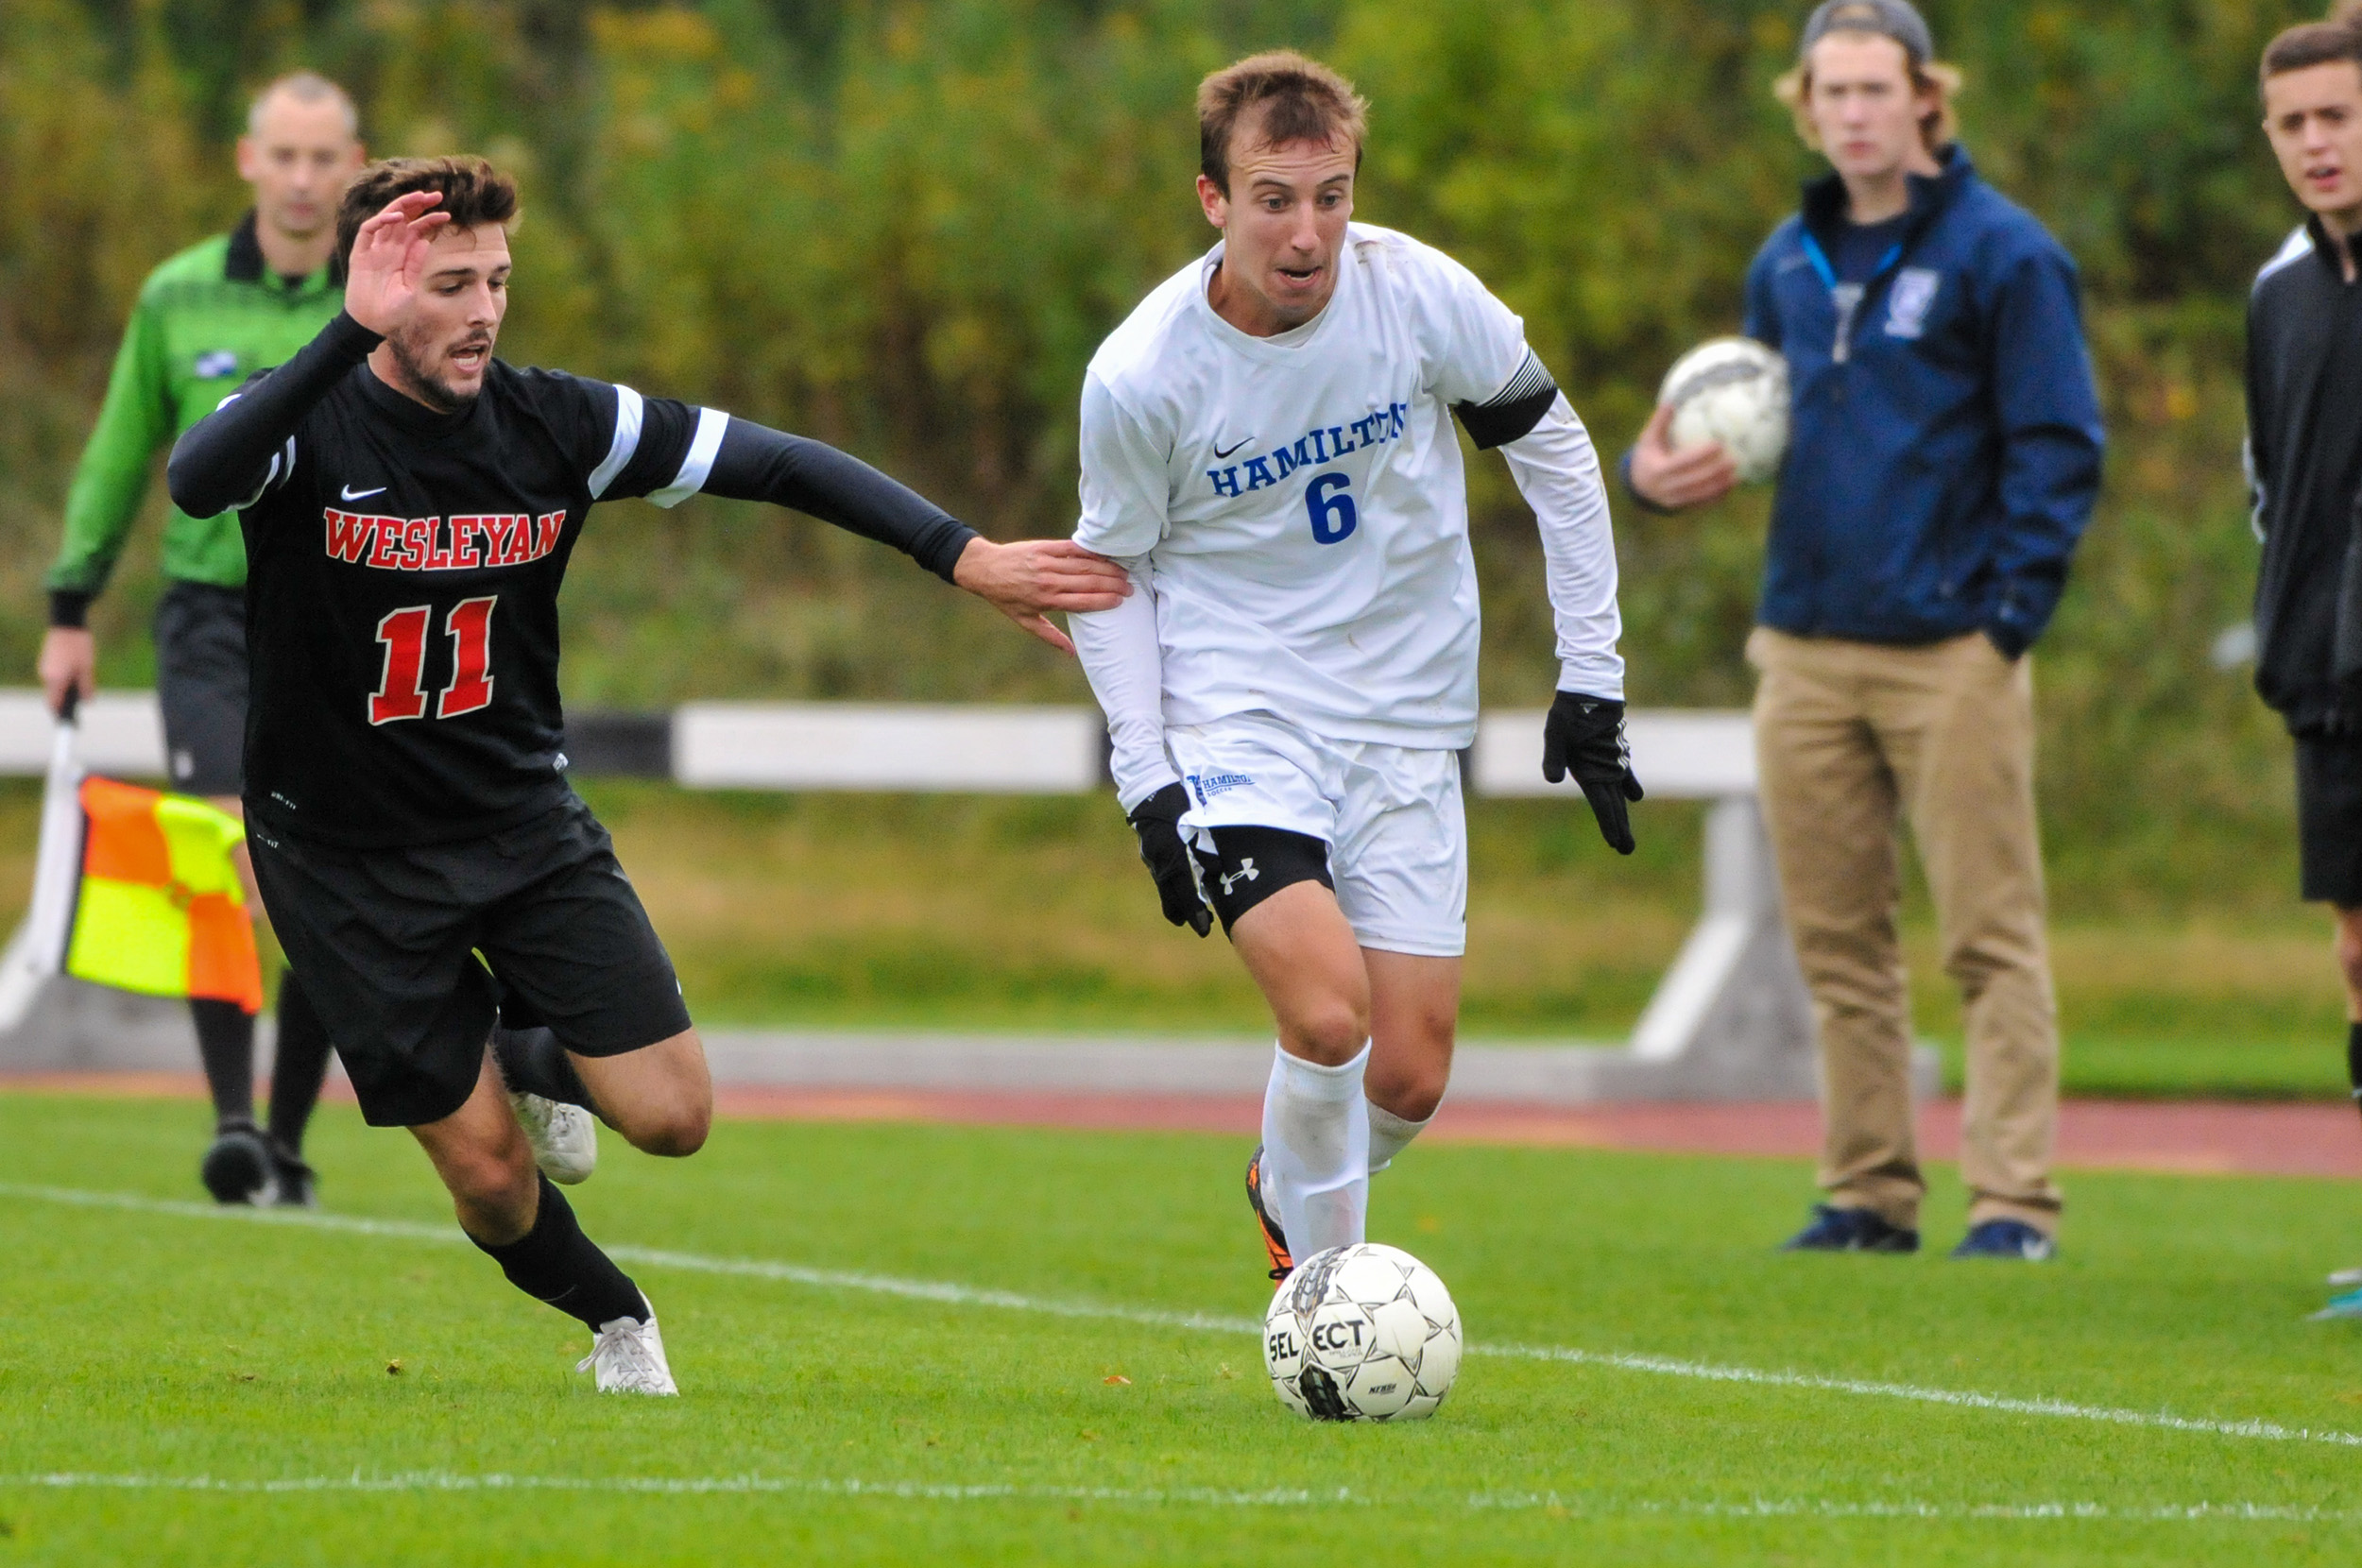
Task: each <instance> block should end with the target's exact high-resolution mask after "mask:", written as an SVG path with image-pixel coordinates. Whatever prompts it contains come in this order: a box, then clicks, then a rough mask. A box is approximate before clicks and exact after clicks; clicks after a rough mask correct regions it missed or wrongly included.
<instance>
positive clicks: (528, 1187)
mask: <svg viewBox="0 0 2362 1568" xmlns="http://www.w3.org/2000/svg"><path fill="white" fill-rule="evenodd" d="M436 1168H437V1169H438V1170H439V1171H440V1172H441V1174H442V1178H443V1185H444V1186H445V1187H447V1188H449V1189H450V1192H451V1195H452V1198H453V1200H454V1202H457V1203H458V1204H459V1206H460V1208H461V1209H462V1210H465V1211H469V1212H471V1213H475V1214H480V1215H499V1216H503V1217H510V1218H516V1219H520V1220H521V1221H522V1223H527V1224H529V1223H530V1222H531V1221H530V1219H529V1218H528V1216H529V1212H530V1210H531V1209H532V1206H533V1198H534V1194H535V1193H536V1192H537V1191H538V1190H539V1184H538V1182H537V1181H536V1179H535V1173H534V1166H533V1150H532V1149H531V1148H530V1147H529V1146H528V1145H527V1144H526V1143H525V1141H524V1139H523V1137H522V1135H521V1136H518V1137H516V1138H513V1139H508V1140H505V1141H504V1142H501V1143H498V1144H488V1145H485V1146H482V1147H479V1148H473V1149H465V1150H443V1151H442V1153H441V1155H440V1157H439V1158H438V1159H437V1160H436Z"/></svg>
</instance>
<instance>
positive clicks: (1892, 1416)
mask: <svg viewBox="0 0 2362 1568" xmlns="http://www.w3.org/2000/svg"><path fill="white" fill-rule="evenodd" d="M202 1121H203V1116H202V1112H201V1110H200V1109H199V1107H197V1105H195V1104H193V1103H187V1102H170V1101H141V1100H128V1099H117V1100H98V1099H65V1098H50V1097H40V1096H33V1095H0V1148H5V1149H7V1150H9V1154H8V1158H7V1162H6V1165H5V1167H0V1169H4V1171H5V1178H4V1184H0V1185H4V1190H0V1257H5V1258H6V1260H7V1261H6V1265H5V1267H0V1323H5V1324H6V1325H7V1329H6V1333H5V1334H0V1477H4V1479H0V1564H16V1563H26V1564H30V1563H72V1564H77V1565H81V1564H94V1563H112V1562H140V1563H155V1564H162V1563H248V1562H270V1563H274V1564H289V1565H295V1564H307V1563H324V1564H354V1563H380V1562H385V1563H392V1562H403V1563H415V1562H435V1563H500V1564H518V1563H558V1564H567V1565H569V1568H575V1565H589V1564H597V1563H691V1562H746V1561H757V1560H762V1561H775V1560H776V1561H791V1560H793V1561H823V1562H830V1563H837V1562H909V1561H945V1562H950V1561H958V1562H970V1561H1012V1562H1016V1561H1084V1560H1094V1561H1123V1562H1173V1563H1204V1562H1250V1561H1252V1562H1306V1563H1310V1562H1325V1563H1335V1562H1397V1561H1400V1562H1409V1561H1455V1562H1459V1561H1468V1562H1477V1561H1583V1562H1669V1563H1687V1564H1697V1563H1723V1562H1730V1563H1740V1562H1746V1563H1754V1562H1799V1563H1802V1562H1834V1561H1846V1562H1897V1563H1900V1562H1909V1563H1913V1564H1928V1563H1949V1562H1970V1561H1977V1562H1987V1561H1994V1560H2004V1559H2006V1560H2010V1561H2013V1562H2014V1561H2043V1562H2094V1563H2097V1562H2103V1561H2104V1562H2108V1563H2126V1562H2150V1561H2153V1562H2189V1561H2198V1560H2239V1561H2243V1562H2251V1561H2259V1560H2268V1561H2273V1562H2317V1561H2318V1562H2344V1561H2351V1560H2352V1559H2353V1555H2354V1552H2355V1550H2356V1549H2357V1547H2362V1480H2358V1479H2357V1478H2356V1471H2355V1459H2356V1451H2355V1445H2356V1443H2358V1442H2362V1438H2357V1437H2350V1436H2345V1434H2353V1433H2362V1331H2358V1330H2356V1329H2355V1328H2353V1327H2352V1326H2347V1325H2318V1324H2310V1323H2307V1322H2304V1321H2302V1317H2303V1314H2304V1313H2305V1312H2306V1311H2307V1310H2308V1309H2310V1308H2311V1307H2313V1306H2315V1305H2317V1304H2319V1300H2320V1298H2321V1289H2320V1287H2319V1276H2320V1274H2321V1273H2322V1271H2323V1270H2326V1269H2327V1268H2330V1267H2332V1266H2335V1265H2338V1264H2343V1263H2352V1262H2355V1261H2362V1225H2358V1224H2357V1223H2356V1222H2355V1221H2356V1218H2357V1215H2356V1210H2357V1207H2362V1202H2358V1201H2357V1195H2356V1194H2355V1193H2354V1191H2353V1188H2352V1187H2351V1186H2349V1185H2339V1184H2331V1183H2320V1182H2294V1181H2261V1180H2224V1179H2195V1178H2167V1177H2144V1176H2129V1175H2102V1174H2091V1173H2084V1174H2079V1175H2076V1176H2075V1177H2073V1178H2072V1180H2071V1182H2070V1184H2069V1185H2070V1192H2071V1202H2072V1203H2073V1209H2072V1214H2071V1228H2070V1230H2069V1232H2068V1235H2067V1245H2066V1250H2065V1253H2064V1255H2063V1256H2062V1258H2061V1259H2060V1260H2059V1261H2058V1262H2057V1263H2055V1264H2054V1265H2050V1266H2045V1267H2041V1268H2028V1267H2020V1266H2008V1265H1953V1264H1949V1263H1947V1262H1945V1261H1943V1259H1942V1257H1941V1255H1940V1253H1937V1254H1930V1255H1922V1256H1920V1257H1916V1258H1863V1257H1849V1258H1812V1259H1803V1258H1789V1257H1780V1256H1776V1255H1774V1254H1773V1253H1772V1252H1771V1251H1770V1247H1771V1244H1772V1242H1773V1241H1775V1240H1776V1239H1777V1238H1778V1236H1780V1235H1781V1234H1783V1233H1784V1231H1785V1230H1786V1229H1787V1228H1788V1227H1789V1226H1790V1225H1791V1224H1792V1223H1793V1222H1794V1221H1795V1220H1796V1219H1798V1218H1799V1214H1800V1211H1801V1207H1802V1204H1803V1202H1804V1201H1805V1199H1806V1196H1807V1185H1806V1171H1805V1170H1804V1168H1803V1167H1801V1166H1797V1165H1792V1164H1789V1163H1783V1162H1775V1161H1747V1160H1699V1159H1675V1158H1665V1157H1653V1156H1633V1155H1611V1154H1600V1153H1584V1152H1570V1151H1556V1150H1554V1151H1541V1150H1510V1149H1490V1148H1478V1147H1469V1146H1458V1147H1454V1146H1436V1147H1429V1148H1423V1149H1420V1150H1415V1151H1414V1152H1413V1154H1412V1156H1410V1157H1408V1158H1406V1159H1405V1160H1404V1161H1403V1162H1402V1164H1401V1166H1400V1167H1398V1168H1397V1169H1396V1170H1395V1171H1393V1172H1390V1173H1389V1174H1387V1175H1385V1176H1383V1177H1381V1178H1380V1179H1379V1183H1378V1188H1377V1192H1376V1200H1375V1215H1374V1224H1373V1232H1374V1234H1375V1235H1377V1236H1379V1237H1381V1238H1384V1239H1392V1240H1395V1241H1398V1242H1401V1243H1405V1244H1407V1245H1409V1246H1411V1247H1412V1249H1413V1250H1414V1251H1416V1252H1418V1253H1420V1254H1421V1255H1422V1256H1424V1257H1425V1258H1427V1259H1428V1260H1429V1262H1430V1263H1432V1264H1433V1265H1434V1266H1435V1267H1436V1268H1437V1269H1438V1270H1440V1271H1441V1272H1442V1273H1443V1274H1444V1276H1445V1277H1446V1279H1447V1280H1448V1281H1449V1282H1450V1284H1451V1285H1452V1287H1453V1289H1454V1291H1455V1292H1456V1294H1457V1296H1458V1299H1459V1301H1460V1303H1461V1306H1462V1311H1463V1320H1464V1321H1465V1324H1466V1326H1467V1332H1468V1335H1469V1339H1470V1343H1471V1347H1472V1349H1471V1354H1470V1355H1469V1356H1468V1358H1467V1360H1466V1362H1465V1364H1464V1366H1463V1372H1462V1374H1461V1379H1460V1384H1459V1387H1458V1389H1456V1390H1455V1392H1454V1394H1453V1396H1452V1398H1451V1400H1450V1402H1449V1403H1448V1404H1446V1406H1445V1407H1444V1410H1443V1412H1442V1413H1441V1414H1440V1415H1439V1416H1438V1417H1437V1419H1436V1420H1434V1421H1433V1422H1431V1423H1426V1424H1424V1425H1416V1426H1407V1427H1375V1428H1372V1427H1361V1428H1350V1429H1339V1428H1331V1427H1315V1426H1313V1425H1310V1424H1309V1423H1303V1422H1300V1421H1298V1420H1296V1419H1295V1418H1293V1417H1292V1416H1290V1415H1288V1414H1287V1413H1285V1412H1284V1411H1283V1410H1282V1409H1281V1408H1280V1406H1279V1405H1278V1404H1277V1403H1276V1401H1275V1400H1274V1398H1273V1397H1272V1395H1271V1393H1270V1391H1269V1389H1268V1388H1267V1387H1266V1385H1265V1384H1264V1382H1263V1380H1262V1377H1261V1374H1260V1370H1259V1360H1258V1345H1257V1341H1256V1339H1255V1338H1254V1337H1253V1334H1252V1333H1251V1331H1250V1330H1249V1329H1248V1328H1247V1327H1246V1326H1244V1325H1246V1324H1248V1323H1250V1322H1251V1321H1252V1320H1253V1319H1254V1317H1255V1316H1256V1315H1257V1314H1258V1311H1259V1308H1260V1306H1261V1304H1262V1303H1263V1302H1264V1301H1265V1300H1267V1299H1268V1298H1267V1296H1266V1294H1265V1287H1263V1286H1262V1285H1261V1284H1260V1283H1259V1281H1258V1257H1257V1253H1256V1248H1255V1245H1254V1242H1253V1241H1252V1239H1251V1236H1250V1235H1249V1233H1248V1230H1247V1228H1246V1221H1245V1219H1244V1216H1243V1214H1242V1212H1241V1206H1240V1205H1239V1203H1238V1202H1237V1199H1236V1196H1235V1193H1234V1191H1233V1188H1234V1185H1235V1177H1236V1170H1235V1167H1236V1164H1237V1162H1238V1161H1239V1160H1240V1158H1241V1155H1242V1153H1243V1150H1242V1149H1241V1146H1240V1145H1239V1143H1238V1141H1237V1140H1235V1139H1224V1138H1217V1137H1206V1136H1192V1135H1159V1136H1146V1135H1126V1136H1117V1135H1106V1134H1084V1133H1040V1132H1015V1131H1010V1132H1001V1131H979V1130H975V1129H961V1130H953V1129H945V1128H933V1127H908V1126H804V1125H785V1124H745V1123H739V1124H726V1125H724V1126H722V1127H721V1128H719V1129H718V1130H717V1132H716V1134H715V1136H714V1138H713V1141H712V1143H711V1145H710V1147H709V1148H708V1150H706V1152H704V1153H703V1154H701V1155H699V1156H698V1157H697V1158H696V1159H694V1160H693V1161H690V1162H687V1163H686V1164H678V1165H661V1164H659V1163H658V1162H655V1161H651V1160H646V1159H642V1158H640V1157H637V1156H634V1155H630V1154H628V1153H627V1152H624V1151H621V1150H617V1149H616V1148H614V1147H612V1146H610V1148H609V1150H608V1163H607V1165H606V1166H605V1167H603V1168H602V1169H601V1171H600V1172H599V1174H598V1176H597V1177H596V1178H595V1179H594V1180H593V1181H592V1182H591V1183H590V1185H588V1186H586V1187H583V1188H581V1189H579V1195H578V1198H577V1204H578V1207H579V1208H580V1210H581V1212H582V1214H583V1216H584V1218H585V1220H586V1222H587V1224H588V1225H589V1226H590V1228H591V1230H592V1231H593V1232H594V1234H596V1235H597V1236H600V1237H601V1238H603V1239H604V1240H605V1241H607V1242H608V1243H609V1244H610V1245H612V1246H615V1247H616V1248H617V1249H618V1251H619V1253H625V1251H626V1250H627V1249H644V1248H650V1247H654V1248H660V1249H663V1250H664V1251H665V1253H669V1254H671V1258H670V1261H666V1260H664V1259H661V1258H658V1257H653V1256H650V1255H649V1254H647V1253H629V1254H628V1255H629V1262H628V1265H627V1266H628V1267H630V1268H631V1269H632V1270H633V1271H634V1272H635V1274H636V1275H637V1277H638V1278H639V1279H640V1280H641V1282H642V1285H643V1286H644V1287H646V1288H647V1289H648V1291H649V1293H650V1294H651V1296H652V1297H653V1298H654V1300H655V1301H656V1303H657V1304H658V1306H659V1310H660V1312H661V1313H662V1316H663V1321H664V1324H665V1328H666V1333H667V1337H668V1339H669V1341H670V1344H671V1348H672V1352H673V1360H674V1365H675V1370H676V1372H677V1374H678V1376H679V1379H680V1382H681V1385H682V1387H683V1389H684V1395H683V1397H682V1398H681V1399H679V1400H678V1401H662V1402H656V1401H637V1400H625V1399H620V1398H612V1397H610V1398H601V1397H598V1396H596V1395H594V1394H592V1393H591V1392H590V1390H589V1387H588V1379H587V1378H577V1377H575V1376H574V1375H573V1372H572V1371H571V1368H572V1364H573V1358H574V1357H575V1356H576V1355H579V1354H580V1353H581V1351H582V1349H583V1348H584V1343H583V1342H584V1341H585V1339H586V1338H587V1336H585V1335H584V1334H583V1333H582V1332H581V1331H580V1330H579V1329H578V1328H577V1327H576V1326H575V1325H573V1323H572V1322H570V1321H567V1320H564V1319H562V1318H560V1317H559V1316H557V1315H556V1313H553V1312H551V1311H549V1310H548V1309H546V1308H543V1307H540V1306H538V1305H536V1304H532V1303H530V1302H528V1301H526V1300H525V1299H523V1298H522V1297H521V1296H519V1295H517V1294H516V1293H514V1292H513V1291H511V1290H509V1289H508V1288H507V1287H505V1285H504V1284H503V1283H502V1282H501V1280H500V1279H499V1277H498V1275H497V1273H496V1271H495V1270H493V1269H492V1267H491V1265H490V1264H489V1262H488V1260H486V1259H484V1258H482V1257H481V1256H479V1255H478V1254H476V1253H474V1252H473V1251H472V1250H471V1249H470V1248H468V1247H467V1246H465V1245H464V1244H462V1243H461V1242H460V1241H459V1238H458V1236H457V1234H456V1232H455V1231H454V1229H453V1228H452V1226H451V1224H450V1221H449V1219H448V1214H447V1211H446V1210H445V1209H444V1207H443V1205H442V1202H441V1199H440V1195H439V1194H438V1192H437V1191H436V1189H435V1187H434V1185H433V1184H432V1181H431V1178H430V1177H429V1175H428V1173H427V1171H426V1168H425V1166H424V1163H423V1161H422V1160H421V1159H420V1158H419V1156H418V1154H417V1153H416V1152H415V1151H414V1150H412V1149H411V1148H410V1147H409V1145H408V1141H407V1140H406V1139H405V1138H402V1136H400V1135H399V1134H394V1133H368V1132H366V1131H364V1130H363V1129H362V1128H361V1127H360V1125H359V1123H358V1120H357V1118H356V1117H355V1116H354V1115H353V1113H352V1112H351V1110H350V1109H348V1108H338V1107H331V1108H330V1109H329V1110H328V1111H327V1112H326V1113H325V1114H324V1116H323V1121H322V1125H321V1126H320V1128H319V1131H318V1133H317V1139H316V1143H315V1150H314V1153H315V1158H316V1159H317V1163H318V1164H319V1165H320V1167H322V1169H323V1171H324V1172H325V1174H326V1184H327V1185H326V1197H327V1199H328V1202H329V1207H328V1209H327V1210H326V1211H325V1213H324V1215H323V1216H322V1217H320V1218H318V1219H315V1220H313V1221H310V1222H296V1223H271V1222H267V1221H265V1220H262V1219H255V1218H252V1217H251V1216H247V1217H235V1216H233V1217H227V1218H223V1217H218V1216H217V1215H216V1214H215V1213H214V1211H211V1210H209V1209H207V1208H204V1207H201V1206H199V1205H197V1204H193V1203H189V1202H186V1201H187V1200H188V1199H190V1198H191V1197H193V1196H197V1186H196V1183H195V1180H194V1176H193V1171H192V1167H193V1165H194V1161H195V1156H196V1152H197V1147H198V1141H197V1140H198V1138H199V1135H200V1132H201V1128H202ZM76 1195H81V1196H80V1197H79V1198H78V1200H77V1198H76ZM1960 1218H1961V1217H1960V1210H1959V1206H1958V1202H1957V1200H1956V1199H1954V1198H1951V1197H1950V1196H1949V1195H1948V1194H1947V1196H1946V1197H1945V1199H1944V1200H1943V1202H1939V1203H1938V1204H1937V1205H1936V1207H1935V1211H1934V1212H1933V1214H1931V1216H1930V1224H1931V1236H1932V1237H1933V1238H1935V1239H1938V1240H1944V1239H1948V1238H1949V1237H1950V1236H1952V1235H1953V1234H1955V1233H1957V1230H1958V1228H1959V1225H1960ZM372 1224H374V1227H375V1228H372ZM837 1271H842V1272H837ZM995 1292H998V1293H1002V1294H998V1295H995V1294H991V1293H995ZM1755 1374H1780V1375H1779V1376H1777V1377H1772V1378H1766V1377H1764V1376H1761V1375H1755ZM1961 1394H1966V1395H1977V1396H1990V1398H1989V1399H1987V1400H1985V1401H1983V1402H1977V1401H1962V1400H1959V1399H1954V1398H1951V1397H1949V1396H1952V1395H1961ZM2249 1423H2263V1424H2249Z"/></svg>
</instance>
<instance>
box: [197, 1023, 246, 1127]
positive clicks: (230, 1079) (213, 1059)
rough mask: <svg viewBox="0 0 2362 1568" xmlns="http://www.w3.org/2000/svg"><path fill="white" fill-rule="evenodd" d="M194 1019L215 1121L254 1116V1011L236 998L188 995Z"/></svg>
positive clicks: (198, 1053) (218, 1124) (244, 1118)
mask: <svg viewBox="0 0 2362 1568" xmlns="http://www.w3.org/2000/svg"><path fill="white" fill-rule="evenodd" d="M189 1015H190V1016H191V1017H193V1018H195V1019H196V1020H197V1056H198V1058H199V1059H200V1060H201V1061H203V1062H204V1064H205V1086H206V1087H207V1088H209V1089H211V1090H213V1092H214V1125H215V1126H216V1127H219V1126H224V1125H227V1124H228V1123H230V1122H233V1121H243V1122H247V1123H248V1124H251V1123H252V1122H253V1120H254V1014H251V1013H248V1011H247V1010H246V1009H244V1008H242V1007H240V1006H239V1005H238V1004H237V1003H236V1002H224V1001H215V1000H214V999H213V998H212V997H190V998H189Z"/></svg>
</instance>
